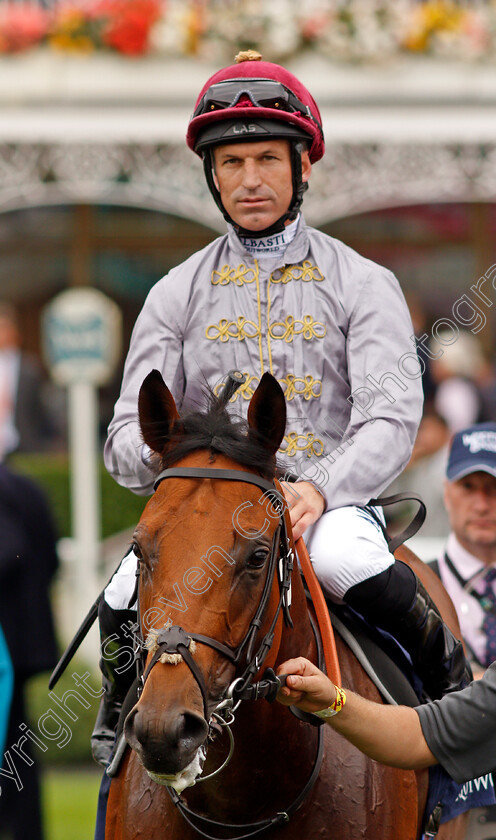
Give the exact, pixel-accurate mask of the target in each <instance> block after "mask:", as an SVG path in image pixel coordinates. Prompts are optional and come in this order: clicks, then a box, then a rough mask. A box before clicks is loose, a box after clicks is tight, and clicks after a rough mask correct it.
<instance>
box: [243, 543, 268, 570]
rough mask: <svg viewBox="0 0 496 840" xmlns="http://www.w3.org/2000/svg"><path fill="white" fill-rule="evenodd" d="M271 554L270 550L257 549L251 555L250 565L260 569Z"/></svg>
mask: <svg viewBox="0 0 496 840" xmlns="http://www.w3.org/2000/svg"><path fill="white" fill-rule="evenodd" d="M269 554H270V552H269V549H268V548H257V550H256V551H254V552H253V554H250V557H249V559H248V564H249V565H250V566H254V567H255V568H256V569H260V568H261V567H262V566H263V565H264V564H265V562H266V560H267V558H268V556H269Z"/></svg>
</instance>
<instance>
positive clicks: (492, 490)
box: [444, 472, 496, 554]
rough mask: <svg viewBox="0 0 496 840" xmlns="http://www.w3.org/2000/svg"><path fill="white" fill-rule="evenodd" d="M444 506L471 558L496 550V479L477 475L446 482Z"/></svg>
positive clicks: (486, 475) (475, 473)
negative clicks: (480, 552)
mask: <svg viewBox="0 0 496 840" xmlns="http://www.w3.org/2000/svg"><path fill="white" fill-rule="evenodd" d="M444 503H445V505H446V510H447V511H448V514H449V517H450V521H451V527H452V529H453V531H454V532H455V535H456V537H457V538H458V540H459V542H460V543H461V544H462V545H463V546H464V548H466V549H467V550H468V551H470V552H471V553H472V554H477V551H476V550H477V549H478V548H480V549H486V548H490V547H491V546H496V478H495V477H494V476H492V475H489V473H485V472H474V473H470V474H469V475H467V476H465V477H464V478H460V479H458V481H452V482H449V481H446V482H445V485H444Z"/></svg>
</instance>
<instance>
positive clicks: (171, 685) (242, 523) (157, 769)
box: [125, 371, 286, 790]
mask: <svg viewBox="0 0 496 840" xmlns="http://www.w3.org/2000/svg"><path fill="white" fill-rule="evenodd" d="M225 396H226V395H224V399H222V398H221V399H217V398H213V397H212V398H211V404H210V409H209V411H208V412H206V413H204V414H202V413H191V414H189V415H186V416H184V417H180V416H179V414H178V412H177V409H176V405H175V403H174V399H173V397H172V395H171V393H170V391H169V389H168V388H167V386H166V385H165V384H164V382H163V380H162V377H161V376H160V374H159V373H158V372H157V371H153V372H152V373H151V374H150V375H149V376H148V377H147V378H146V380H145V381H144V383H143V385H142V388H141V391H140V398H139V416H140V425H141V429H142V434H143V438H144V441H145V442H146V443H147V444H148V446H149V447H150V448H151V449H152V450H153V452H154V453H156V457H157V458H159V459H160V466H161V473H160V475H159V479H158V483H157V485H156V492H155V494H154V496H153V497H152V498H151V499H150V501H149V502H148V504H147V505H146V507H145V510H144V512H143V515H142V517H141V519H140V521H139V524H138V526H137V528H136V531H135V535H134V550H135V552H136V554H137V557H138V558H139V570H140V593H139V605H140V620H141V629H142V634H143V637H144V639H145V640H146V644H147V647H148V650H149V653H148V656H147V660H146V664H145V674H144V687H143V691H142V694H141V696H140V699H139V701H138V703H137V704H136V706H135V707H134V709H133V710H132V711H131V712H130V714H129V715H128V717H127V720H126V724H125V734H126V738H127V740H128V742H129V744H130V745H131V746H132V747H133V749H135V750H136V752H137V753H138V755H139V756H140V758H141V761H142V762H143V764H144V766H145V768H146V769H147V771H148V772H149V774H150V775H151V776H152V778H155V779H156V780H157V781H162V782H165V783H171V782H174V783H175V786H176V787H177V789H178V790H179V789H180V787H181V786H185V785H186V784H187V783H189V782H190V781H191V779H193V780H194V778H195V777H196V776H197V775H198V773H199V772H200V769H201V764H202V761H203V758H204V754H205V744H206V741H207V738H208V737H209V736H212V733H213V732H214V730H215V724H214V725H213V726H212V724H213V722H214V719H213V718H212V713H213V712H214V711H215V710H216V708H217V707H218V706H219V704H220V703H221V702H222V700H223V699H224V698H225V696H226V691H227V690H228V688H229V686H230V685H232V683H233V681H234V679H235V678H238V677H240V676H241V675H243V677H244V678H246V677H247V676H248V681H249V679H251V677H252V676H254V674H255V673H256V672H257V671H258V670H259V668H260V666H261V664H262V662H261V661H260V659H261V658H262V655H261V654H262V652H263V654H266V653H267V650H266V648H261V642H262V640H263V639H264V638H265V636H266V634H267V631H270V633H274V635H275V641H274V644H273V646H272V649H271V650H270V652H269V654H268V656H267V659H266V661H265V665H268V664H274V660H275V655H276V653H277V647H278V640H279V639H280V634H281V631H282V623H283V612H282V611H281V604H283V603H284V592H281V588H280V585H279V584H278V574H277V569H278V563H277V557H278V553H279V540H280V536H281V521H282V519H281V505H280V501H281V500H280V497H279V498H278V494H276V493H275V492H274V490H272V491H271V490H270V488H271V486H272V479H273V476H274V471H275V453H276V452H277V450H278V448H279V445H280V443H281V440H282V437H283V435H284V429H285V423H286V407H285V402H284V397H283V394H282V390H281V388H280V386H279V384H278V383H277V381H276V380H275V379H274V378H273V377H272V376H270V374H265V375H264V376H263V377H262V379H261V382H260V384H259V386H258V388H257V390H256V391H255V393H254V395H253V397H252V399H251V402H250V405H249V410H248V424H247V425H246V424H241V423H238V422H234V421H233V420H232V418H231V417H230V416H229V414H228V413H227V411H226V408H225ZM171 467H172V469H171ZM216 471H220V472H216ZM239 479H242V480H239ZM282 530H283V532H284V528H283V529H282ZM283 588H284V587H283ZM171 626H172V629H171V630H169V629H168V628H169V627H171ZM195 637H196V638H195ZM257 654H258V658H257ZM185 769H186V774H183V777H184V776H185V778H183V781H182V782H178V777H179V776H180V775H181V774H182V773H183V771H185ZM188 773H190V777H189V778H188ZM191 783H192V782H191Z"/></svg>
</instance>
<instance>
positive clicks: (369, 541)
mask: <svg viewBox="0 0 496 840" xmlns="http://www.w3.org/2000/svg"><path fill="white" fill-rule="evenodd" d="M375 510H376V512H377V513H378V514H379V516H381V518H382V509H381V508H375ZM304 538H305V542H306V544H307V548H308V551H309V554H310V559H311V560H312V563H313V566H314V569H315V572H316V574H317V577H318V578H319V580H320V582H321V584H322V587H323V589H324V591H325V593H326V594H327V595H329V596H330V597H331V598H332V599H333V600H334V601H338V602H341V601H342V600H343V597H344V595H345V593H346V592H347V591H348V589H350V588H351V587H352V586H354V585H355V584H357V583H361V582H362V581H364V580H367V579H368V578H371V577H374V575H378V574H380V573H381V572H384V571H385V570H386V569H388V568H389V567H390V566H392V565H393V563H394V557H393V555H392V554H391V553H390V552H389V550H388V547H387V542H386V540H385V538H384V534H383V533H382V530H381V528H380V527H379V525H378V524H377V522H376V521H375V520H374V518H373V517H372V516H371V515H370V513H369V512H368V511H366V510H364V508H360V507H343V508H337V509H336V510H330V511H327V513H324V514H323V515H322V516H321V517H320V519H319V520H317V522H316V523H315V524H314V525H311V526H310V528H308V529H307V531H306V532H305V535H304ZM135 583H136V557H135V556H134V554H133V552H132V551H130V552H129V553H128V554H126V556H125V557H124V559H123V561H122V563H121V564H120V566H119V568H118V569H117V571H116V573H115V575H114V576H113V578H112V580H111V581H110V583H109V585H108V586H107V588H106V590H105V600H106V601H107V603H108V605H109V606H110V607H112V609H114V610H124V609H127V608H128V607H129V600H130V598H132V595H133V592H134V587H135Z"/></svg>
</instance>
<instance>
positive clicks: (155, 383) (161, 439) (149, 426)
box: [138, 370, 179, 455]
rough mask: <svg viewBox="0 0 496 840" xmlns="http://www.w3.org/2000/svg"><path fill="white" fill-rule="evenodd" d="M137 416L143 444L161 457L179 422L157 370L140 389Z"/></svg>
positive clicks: (167, 390)
mask: <svg viewBox="0 0 496 840" xmlns="http://www.w3.org/2000/svg"><path fill="white" fill-rule="evenodd" d="M138 414H139V422H140V427H141V434H142V435H143V440H144V442H145V443H146V444H147V445H148V446H149V447H150V449H151V450H152V451H153V452H158V454H159V455H161V454H162V453H163V451H164V449H165V447H166V446H167V444H168V443H169V440H170V434H171V432H172V428H173V426H174V425H175V424H176V423H177V421H178V420H179V414H178V411H177V408H176V403H175V402H174V397H173V396H172V394H171V392H170V391H169V389H168V387H167V385H166V384H165V382H164V380H163V379H162V375H161V373H160V372H159V371H158V370H152V371H151V373H149V374H148V376H147V377H146V379H145V380H144V381H143V384H142V386H141V388H140V392H139V398H138Z"/></svg>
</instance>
